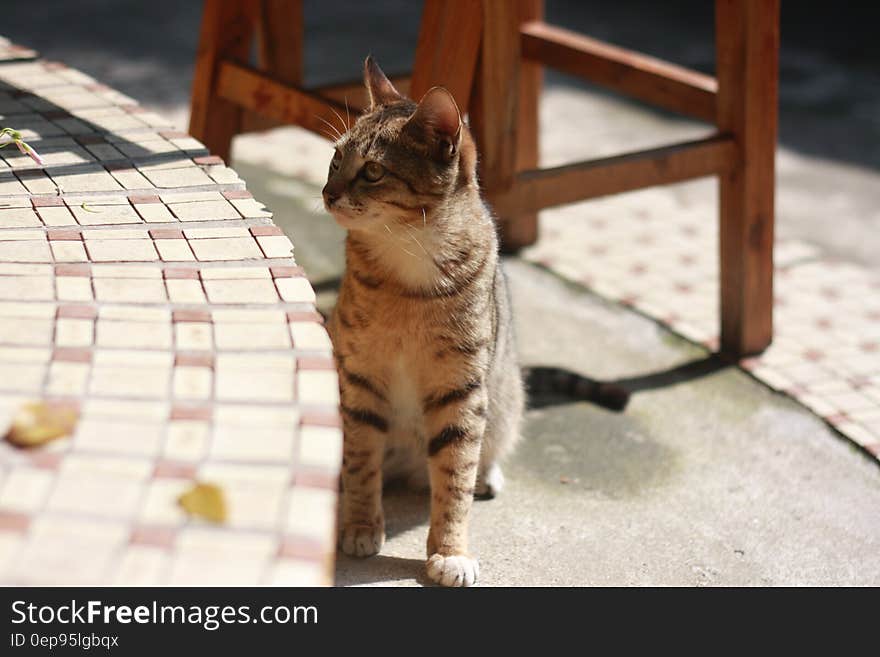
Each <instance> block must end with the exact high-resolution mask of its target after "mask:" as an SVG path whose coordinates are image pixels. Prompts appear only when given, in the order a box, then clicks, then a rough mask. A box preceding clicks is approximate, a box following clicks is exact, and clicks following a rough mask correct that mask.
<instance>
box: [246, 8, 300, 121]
mask: <svg viewBox="0 0 880 657" xmlns="http://www.w3.org/2000/svg"><path fill="white" fill-rule="evenodd" d="M303 44H304V23H303V12H302V0H262V2H261V4H260V15H259V18H258V20H257V68H259V69H260V70H261V71H263V72H264V73H268V74H269V75H271V76H272V78H273V79H275V80H278V81H279V82H284V83H286V84H289V85H291V86H295V87H300V86H302V80H303ZM279 125H281V124H280V123H279V122H278V121H275V120H273V119H270V118H268V117H265V116H261V115H259V114H256V113H254V112H250V111H245V113H244V116H243V117H242V129H241V131H242V132H252V131H254V130H268V129H270V128H274V127H276V126H279Z"/></svg>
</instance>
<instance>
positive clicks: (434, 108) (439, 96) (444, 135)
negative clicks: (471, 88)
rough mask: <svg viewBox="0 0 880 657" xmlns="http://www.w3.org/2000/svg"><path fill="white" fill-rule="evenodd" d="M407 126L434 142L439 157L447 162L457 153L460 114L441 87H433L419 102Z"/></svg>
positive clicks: (450, 96) (452, 99)
mask: <svg viewBox="0 0 880 657" xmlns="http://www.w3.org/2000/svg"><path fill="white" fill-rule="evenodd" d="M408 125H409V126H411V127H412V128H415V129H418V130H419V131H420V132H421V133H422V134H423V135H425V136H426V137H427V138H428V139H431V140H434V141H435V142H436V143H437V146H438V152H439V154H440V156H441V157H442V158H443V159H444V160H446V161H447V162H449V161H451V160H452V158H453V157H454V156H455V154H456V153H457V152H458V146H459V144H460V142H461V113H460V112H459V111H458V105H456V104H455V99H454V98H453V97H452V94H451V93H449V92H448V91H447V90H446V89H444V88H443V87H433V88H431V89H429V90H428V93H426V94H425V95H424V96H423V97H422V99H421V100H420V101H419V106H418V108H417V109H416V111H415V114H413V115H412V116H411V117H410V119H409V121H408Z"/></svg>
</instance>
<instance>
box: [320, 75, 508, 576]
mask: <svg viewBox="0 0 880 657" xmlns="http://www.w3.org/2000/svg"><path fill="white" fill-rule="evenodd" d="M365 79H366V82H367V88H368V91H369V92H370V97H371V99H372V102H373V106H372V107H371V109H370V110H369V111H368V112H367V113H366V114H364V115H363V116H361V117H360V118H359V119H358V120H357V121H356V123H355V124H354V125H353V126H351V127H350V129H348V130H347V132H346V133H345V134H344V135H343V136H342V137H341V138H340V140H339V141H338V142H337V144H336V146H337V154H336V155H335V157H334V161H333V164H332V165H331V168H330V172H329V175H328V181H327V185H326V186H325V188H324V200H325V205H326V207H327V209H328V211H329V212H330V213H331V214H332V215H333V216H334V218H335V219H336V220H337V221H338V222H339V223H340V224H341V225H342V226H343V227H345V228H346V229H347V230H348V236H347V239H346V270H345V274H344V276H343V280H342V284H341V287H340V292H339V300H338V303H337V307H336V309H335V311H334V314H333V316H332V318H331V320H330V323H329V328H330V332H331V336H332V338H333V344H334V350H335V354H336V359H337V365H338V369H339V372H340V377H339V381H340V395H341V408H342V416H343V422H344V432H345V459H344V465H343V503H342V524H341V528H340V542H341V547H342V549H343V551H345V552H346V553H349V554H354V555H359V556H367V555H370V554H375V553H376V552H378V551H379V550H380V549H381V546H382V543H383V541H384V518H383V515H382V505H381V494H382V480H383V477H381V476H378V475H377V473H383V474H384V478H386V479H387V478H389V477H391V476H404V477H407V478H410V479H411V480H420V479H421V480H426V481H427V482H428V483H429V485H430V488H431V528H430V531H429V534H428V542H427V548H428V549H427V552H428V562H427V570H428V574H429V576H430V577H431V578H432V579H433V580H435V581H437V582H439V583H441V584H445V585H468V584H472V583H473V582H474V581H475V579H476V577H477V564H476V561H475V560H474V559H473V558H472V557H470V556H469V554H468V544H467V534H468V516H469V512H470V507H471V504H472V500H473V497H474V494H475V493H476V494H483V495H492V494H494V493H495V492H496V491H497V489H498V488H499V487H500V484H501V474H500V469H499V468H498V461H499V459H501V457H502V456H504V454H505V453H507V452H508V451H509V450H510V448H511V447H512V446H513V444H514V443H515V441H516V439H517V437H518V435H519V425H520V420H521V416H522V409H523V399H524V393H523V385H522V380H521V375H520V371H519V367H518V365H517V362H516V356H515V352H514V345H513V335H512V327H511V318H510V303H509V299H508V294H507V289H506V287H505V282H504V276H503V273H502V272H501V269H500V267H499V261H498V244H497V240H496V234H495V225H494V222H493V219H492V217H491V214H490V212H489V211H488V209H487V208H486V206H485V205H484V204H483V201H482V199H481V197H480V192H479V188H478V185H477V179H476V149H475V147H474V143H473V140H472V138H471V136H470V135H469V133H468V131H467V128H466V126H464V125H462V124H461V119H460V116H459V113H458V109H457V108H456V106H455V103H454V101H453V100H452V97H451V96H450V95H449V94H448V93H447V92H445V91H444V90H441V89H433V90H431V91H430V92H428V94H427V95H426V96H425V98H423V99H422V101H421V102H420V103H419V104H418V105H417V104H416V103H413V102H412V101H410V100H407V99H405V98H402V97H401V96H399V95H398V94H397V92H396V91H395V90H394V89H393V87H392V86H391V84H390V83H389V82H388V80H387V79H386V78H385V76H384V75H383V74H382V73H381V71H379V69H378V67H376V66H375V64H373V63H372V62H371V61H370V60H368V61H367V64H366V66H365ZM377 164H378V165H379V167H377V166H376V165H377Z"/></svg>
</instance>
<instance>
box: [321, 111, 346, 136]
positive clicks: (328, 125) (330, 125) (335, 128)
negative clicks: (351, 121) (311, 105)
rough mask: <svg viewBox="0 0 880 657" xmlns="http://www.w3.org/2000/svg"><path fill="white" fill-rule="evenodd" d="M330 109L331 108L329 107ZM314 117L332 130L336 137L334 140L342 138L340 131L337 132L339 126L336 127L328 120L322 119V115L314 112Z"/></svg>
mask: <svg viewBox="0 0 880 657" xmlns="http://www.w3.org/2000/svg"><path fill="white" fill-rule="evenodd" d="M331 109H333V108H331ZM315 118H316V119H318V120H319V121H320V122H321V123H323V124H324V125H326V126H327V127H328V128H330V129H331V130H332V131H333V134H334V135H336V139H334V141H337V140H339V139H342V133H341V132H339V128H337V127H336V126H335V125H333V124H332V123H330V122H329V121H327V120H326V119H324V117H322V116H318V115H317V114H315Z"/></svg>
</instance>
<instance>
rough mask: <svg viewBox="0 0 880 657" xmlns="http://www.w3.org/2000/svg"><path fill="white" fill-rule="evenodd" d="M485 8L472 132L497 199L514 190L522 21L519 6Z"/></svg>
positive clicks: (485, 182)
mask: <svg viewBox="0 0 880 657" xmlns="http://www.w3.org/2000/svg"><path fill="white" fill-rule="evenodd" d="M482 4H483V22H484V25H485V28H484V29H483V43H482V49H481V51H480V61H479V65H478V68H477V76H476V83H475V85H474V96H473V100H472V102H471V105H470V127H471V132H472V133H473V135H474V138H475V140H476V142H477V149H478V151H479V153H480V160H479V165H480V181H481V183H482V186H483V189H484V191H485V192H486V194H487V196H488V197H489V198H490V199H492V198H494V196H495V194H496V193H497V192H502V191H504V190H507V189H509V188H510V186H511V185H512V184H513V180H514V176H515V175H516V159H517V154H516V145H517V138H516V134H517V128H518V125H519V123H518V122H519V117H518V114H517V110H518V101H519V86H518V80H519V64H520V53H519V17H518V8H517V6H516V3H514V2H508V1H507V0H484V2H483V3H482ZM504 219H505V218H504V217H502V221H504Z"/></svg>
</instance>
